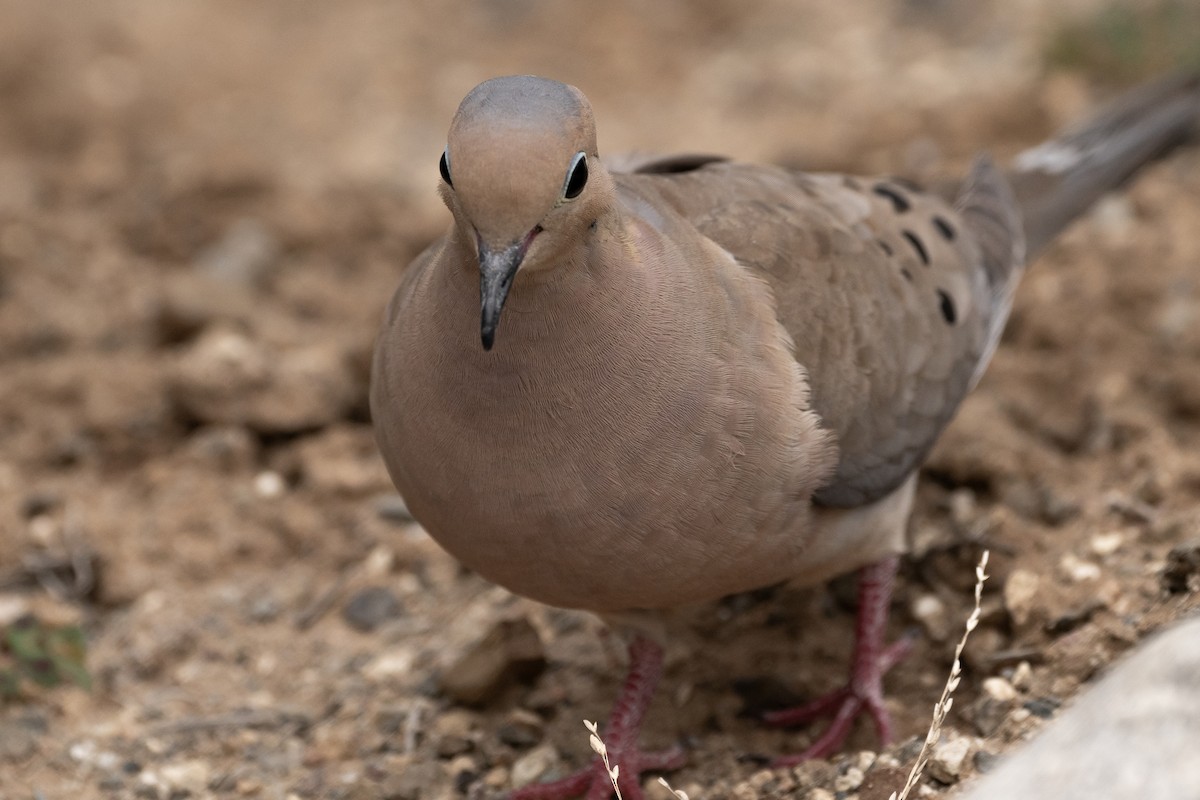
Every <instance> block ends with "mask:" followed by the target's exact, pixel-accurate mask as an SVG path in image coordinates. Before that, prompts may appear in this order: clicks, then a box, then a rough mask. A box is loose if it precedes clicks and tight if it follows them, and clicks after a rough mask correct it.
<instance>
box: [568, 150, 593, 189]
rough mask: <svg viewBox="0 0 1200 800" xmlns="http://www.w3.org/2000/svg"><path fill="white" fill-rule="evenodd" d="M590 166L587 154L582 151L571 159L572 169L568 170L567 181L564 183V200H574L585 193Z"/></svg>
mask: <svg viewBox="0 0 1200 800" xmlns="http://www.w3.org/2000/svg"><path fill="white" fill-rule="evenodd" d="M587 180H588V165H587V154H586V153H584V152H583V151H582V150H581V151H579V152H578V153H576V154H575V157H574V158H573V159H571V167H570V169H568V170H567V179H566V180H565V181H564V182H563V199H564V200H574V199H575V198H576V197H579V195H580V194H582V193H583V189H584V187H585V186H587Z"/></svg>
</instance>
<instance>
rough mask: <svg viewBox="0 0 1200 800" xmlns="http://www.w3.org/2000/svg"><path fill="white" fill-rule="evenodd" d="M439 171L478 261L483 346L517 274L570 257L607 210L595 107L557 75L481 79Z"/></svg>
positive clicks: (608, 188) (609, 187)
mask: <svg viewBox="0 0 1200 800" xmlns="http://www.w3.org/2000/svg"><path fill="white" fill-rule="evenodd" d="M440 168H441V173H442V187H441V191H442V197H443V199H444V200H445V201H446V205H447V206H449V208H450V210H451V211H452V212H453V213H454V219H455V223H456V225H457V226H458V233H459V236H460V239H461V240H462V243H463V246H465V247H468V248H470V247H472V246H473V247H474V248H475V252H476V254H477V255H478V258H479V278H480V283H479V286H480V303H481V306H482V309H481V319H480V336H481V338H482V341H483V347H484V349H486V350H490V349H491V347H492V342H493V340H494V338H495V335H496V326H497V325H498V324H499V322H500V312H501V311H502V310H503V308H504V301H505V299H506V298H507V297H508V291H509V289H510V288H511V286H512V283H513V279H514V278H515V277H516V275H517V271H518V270H522V271H526V272H532V271H536V270H546V269H552V268H554V267H556V266H560V265H562V264H563V263H565V262H566V261H569V260H570V257H571V253H572V248H573V247H579V246H581V243H582V242H584V241H586V236H587V233H588V230H589V228H592V227H593V226H594V223H595V222H596V221H597V219H598V218H599V217H600V216H601V214H602V212H603V211H604V209H605V208H609V207H611V198H612V192H613V184H612V179H611V178H610V177H609V175H608V173H607V172H605V170H604V169H603V168H602V167H601V166H600V163H599V160H598V157H597V154H596V126H595V122H594V121H593V119H592V108H591V106H590V105H589V104H588V101H587V98H586V97H584V96H583V93H582V92H580V91H579V90H578V89H576V88H575V87H574V86H568V85H566V84H565V83H559V82H558V81H552V80H547V79H545V78H535V77H533V76H529V75H521V76H513V77H506V78H493V79H492V80H489V81H485V82H484V83H481V84H479V85H478V86H476V87H475V88H474V89H472V90H471V93H470V94H468V95H467V96H466V98H465V99H464V100H463V101H462V104H461V105H459V107H458V113H457V114H455V115H454V121H453V122H451V123H450V135H449V137H448V138H447V144H446V150H445V153H444V154H443V155H442V160H441V164H440Z"/></svg>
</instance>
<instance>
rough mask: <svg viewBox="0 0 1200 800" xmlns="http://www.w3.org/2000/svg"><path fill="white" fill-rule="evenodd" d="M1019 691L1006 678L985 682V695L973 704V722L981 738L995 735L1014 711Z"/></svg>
mask: <svg viewBox="0 0 1200 800" xmlns="http://www.w3.org/2000/svg"><path fill="white" fill-rule="evenodd" d="M1016 699H1017V690H1016V689H1014V688H1013V686H1012V684H1011V683H1009V682H1008V681H1006V680H1004V678H988V679H987V680H985V681H984V682H983V694H981V695H980V696H979V698H978V699H977V700H976V701H975V702H974V703H972V704H971V710H970V713H969V716H970V719H971V722H972V723H973V724H974V725H975V729H976V730H977V731H978V732H979V734H980V735H981V736H991V735H992V734H993V733H995V732H996V731H997V730H998V729H999V728H1000V726H1001V725H1002V724H1003V723H1004V720H1005V719H1006V718H1007V717H1008V713H1009V711H1011V710H1012V707H1013V704H1014V703H1015V702H1016Z"/></svg>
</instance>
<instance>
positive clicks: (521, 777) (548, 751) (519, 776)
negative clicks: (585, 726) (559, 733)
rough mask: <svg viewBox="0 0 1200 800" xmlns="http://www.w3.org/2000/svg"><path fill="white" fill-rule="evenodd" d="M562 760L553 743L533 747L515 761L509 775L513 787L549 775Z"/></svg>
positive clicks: (516, 787)
mask: <svg viewBox="0 0 1200 800" xmlns="http://www.w3.org/2000/svg"><path fill="white" fill-rule="evenodd" d="M585 732H586V731H585ZM560 760H561V759H560V757H559V755H558V751H557V750H555V749H554V745H552V744H549V743H547V744H543V745H540V746H538V747H535V748H533V749H532V750H530V751H529V752H528V753H526V754H525V755H523V756H521V757H520V758H518V759H517V760H516V761H514V762H513V765H512V770H511V773H510V776H509V777H510V782H511V784H512V788H514V789H520V788H521V787H522V786H528V785H529V784H531V783H533V782H534V781H536V780H538V779H540V778H542V777H543V776H546V777H549V776H548V773H549V772H550V770H552V769H554V768H556V767H557V766H558V765H559V762H560Z"/></svg>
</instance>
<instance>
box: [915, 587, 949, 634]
mask: <svg viewBox="0 0 1200 800" xmlns="http://www.w3.org/2000/svg"><path fill="white" fill-rule="evenodd" d="M911 612H912V615H913V617H915V618H916V620H917V621H918V622H920V623H921V627H923V628H924V629H925V633H926V634H928V636H929V638H930V639H932V640H934V641H935V642H944V641H946V639H947V638H948V637H949V636H950V620H949V615H948V614H947V612H946V604H945V603H943V602H942V599H941V598H940V597H938V596H937V595H936V594H923V595H921V596H920V597H918V598H917V599H916V600H914V601H913V604H912V608H911Z"/></svg>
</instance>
